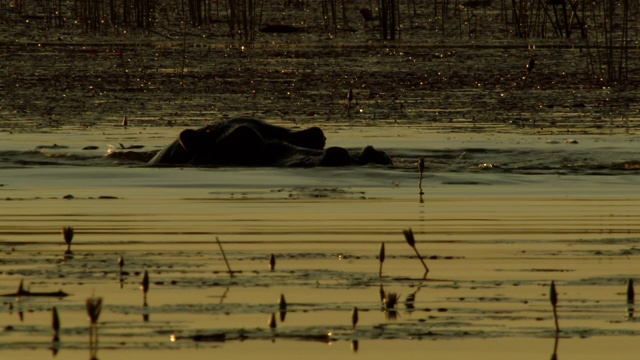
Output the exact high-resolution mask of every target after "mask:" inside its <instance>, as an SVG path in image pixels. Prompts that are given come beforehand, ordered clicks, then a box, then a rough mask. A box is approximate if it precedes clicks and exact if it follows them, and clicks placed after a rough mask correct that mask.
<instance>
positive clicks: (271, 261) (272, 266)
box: [269, 254, 276, 271]
mask: <svg viewBox="0 0 640 360" xmlns="http://www.w3.org/2000/svg"><path fill="white" fill-rule="evenodd" d="M275 269H276V257H275V256H274V255H273V254H271V255H270V256H269V270H271V271H274V270H275Z"/></svg>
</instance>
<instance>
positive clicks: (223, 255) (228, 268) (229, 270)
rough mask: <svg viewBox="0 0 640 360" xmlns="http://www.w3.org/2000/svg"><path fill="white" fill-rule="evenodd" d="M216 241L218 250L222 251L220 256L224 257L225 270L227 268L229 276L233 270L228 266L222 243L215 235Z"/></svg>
mask: <svg viewBox="0 0 640 360" xmlns="http://www.w3.org/2000/svg"><path fill="white" fill-rule="evenodd" d="M216 241H217V242H218V246H219V247H220V252H221V253H222V258H223V259H224V262H225V264H227V270H228V273H229V276H231V277H233V271H231V266H229V261H228V260H227V255H225V253H224V249H223V248H222V243H221V242H220V239H219V238H218V237H217V236H216Z"/></svg>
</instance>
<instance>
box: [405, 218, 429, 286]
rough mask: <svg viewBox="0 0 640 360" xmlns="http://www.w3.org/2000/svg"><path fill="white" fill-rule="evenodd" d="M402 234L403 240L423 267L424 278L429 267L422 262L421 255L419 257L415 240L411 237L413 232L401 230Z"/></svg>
mask: <svg viewBox="0 0 640 360" xmlns="http://www.w3.org/2000/svg"><path fill="white" fill-rule="evenodd" d="M402 234H404V239H405V240H406V241H407V244H409V246H411V248H412V249H413V251H414V252H415V253H416V255H417V256H418V259H420V262H421V263H422V266H424V277H425V278H426V277H427V274H428V273H429V267H428V266H427V263H425V262H424V259H423V258H422V255H420V253H419V252H418V249H417V248H416V240H415V238H414V236H413V230H411V229H410V228H409V229H406V230H402Z"/></svg>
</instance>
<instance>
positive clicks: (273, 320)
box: [267, 313, 278, 329]
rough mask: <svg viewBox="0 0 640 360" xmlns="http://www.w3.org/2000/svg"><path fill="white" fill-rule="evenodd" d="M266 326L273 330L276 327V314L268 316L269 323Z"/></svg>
mask: <svg viewBox="0 0 640 360" xmlns="http://www.w3.org/2000/svg"><path fill="white" fill-rule="evenodd" d="M267 324H268V325H269V328H270V329H275V328H276V327H277V326H278V325H277V323H276V314H274V313H271V316H269V322H268V323H267Z"/></svg>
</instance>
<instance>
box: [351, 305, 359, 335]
mask: <svg viewBox="0 0 640 360" xmlns="http://www.w3.org/2000/svg"><path fill="white" fill-rule="evenodd" d="M357 324H358V307H357V306H354V307H353V310H351V329H352V330H355V329H356V325H357Z"/></svg>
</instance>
